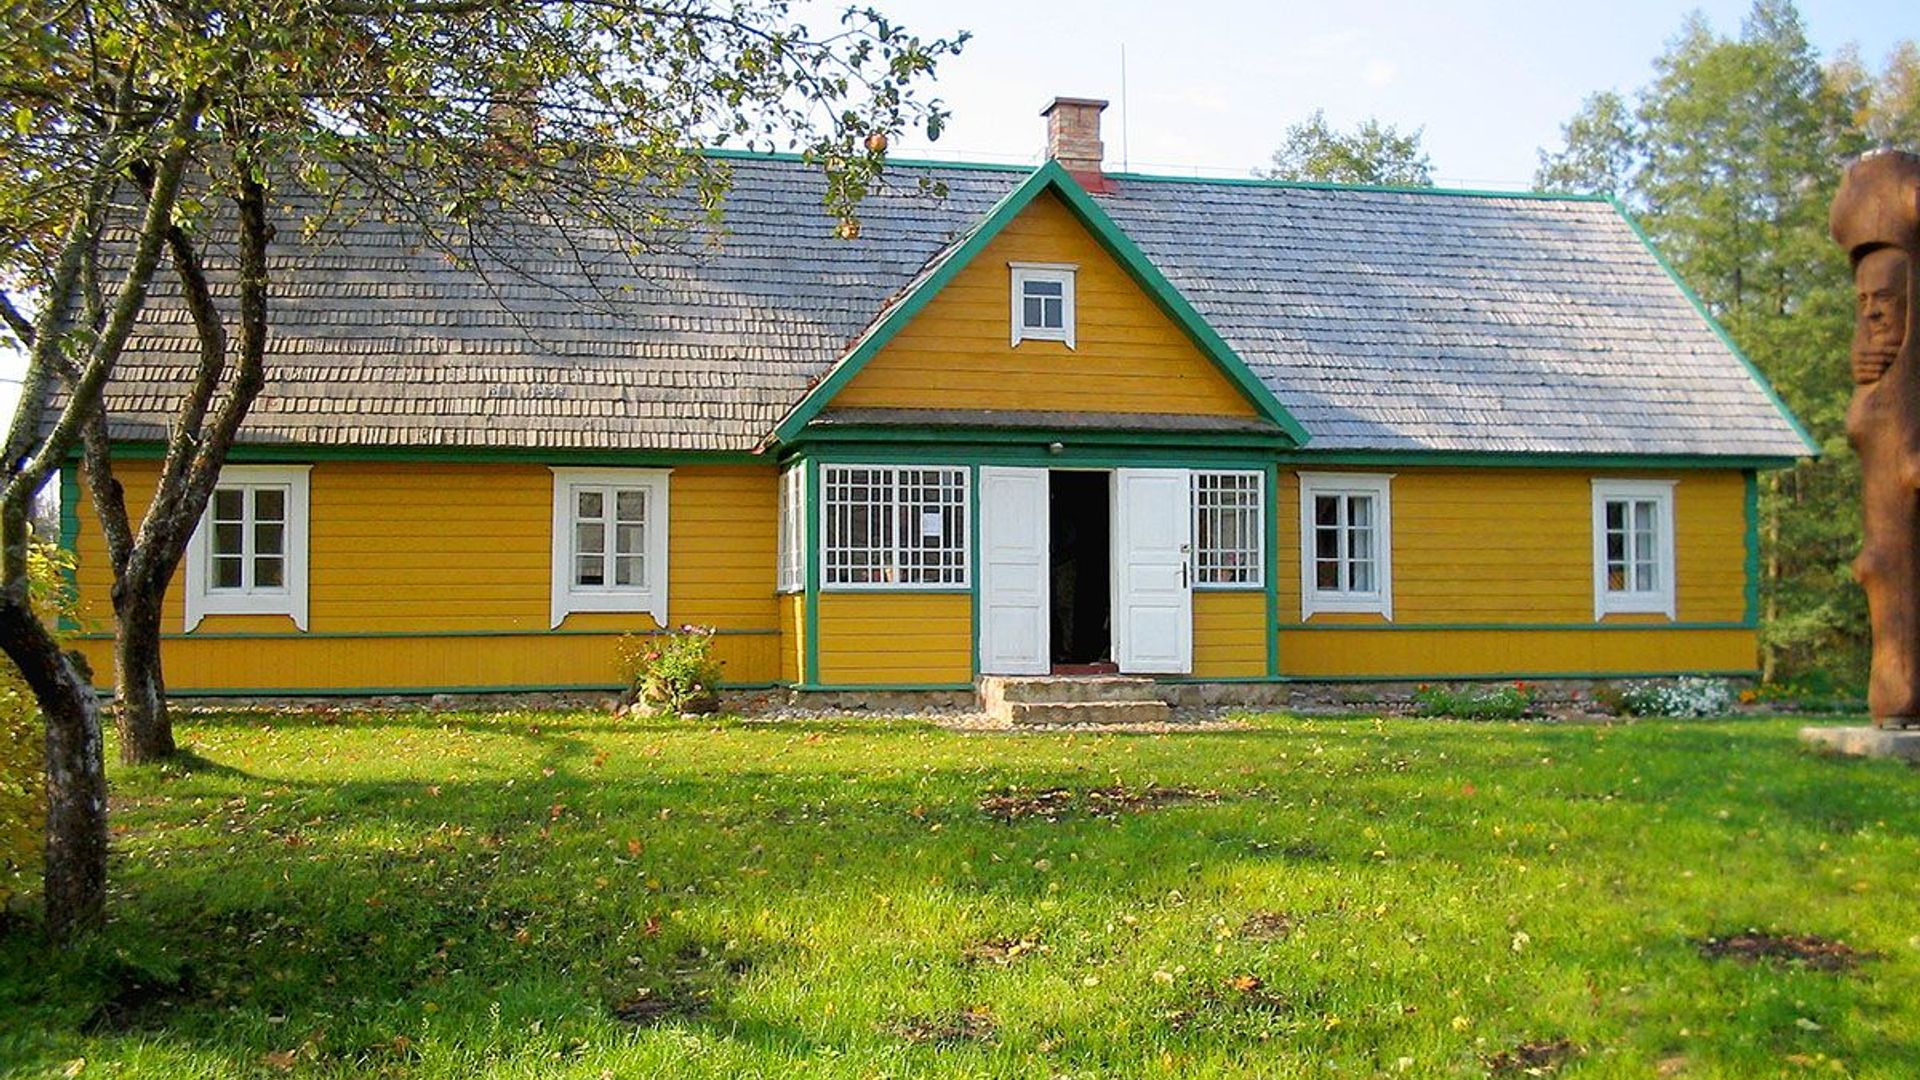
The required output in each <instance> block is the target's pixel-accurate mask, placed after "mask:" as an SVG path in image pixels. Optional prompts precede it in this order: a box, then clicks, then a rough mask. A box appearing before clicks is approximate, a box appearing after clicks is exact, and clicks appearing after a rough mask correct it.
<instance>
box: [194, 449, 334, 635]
mask: <svg viewBox="0 0 1920 1080" xmlns="http://www.w3.org/2000/svg"><path fill="white" fill-rule="evenodd" d="M312 468H313V467H312V466H311V465H229V466H227V467H226V468H224V469H221V470H220V479H219V481H218V482H217V483H216V484H215V485H214V489H215V490H216V491H218V490H219V489H220V488H229V489H231V488H246V489H249V494H248V495H247V506H248V507H249V508H251V507H252V505H253V495H252V494H251V491H252V490H255V489H261V488H280V489H282V490H283V491H285V492H286V496H287V503H286V513H287V518H286V524H285V530H286V532H285V536H284V540H283V544H284V549H285V550H284V558H285V564H284V567H283V569H282V574H281V583H282V584H281V586H280V587H279V588H272V589H259V588H245V587H243V588H239V589H217V588H214V587H213V566H212V563H213V543H212V540H211V538H210V535H209V534H210V530H211V528H212V525H211V522H212V520H213V508H214V499H213V497H212V496H209V497H208V498H207V508H206V510H205V511H204V512H202V513H201V515H200V524H199V525H198V526H197V527H196V528H195V529H194V530H193V535H192V536H191V537H189V538H188V540H187V550H186V554H185V556H184V558H185V560H186V564H187V565H186V589H185V590H184V592H185V594H186V629H187V630H188V631H189V632H191V631H192V630H193V629H194V628H195V627H197V626H199V625H200V620H202V619H204V618H206V617H207V616H209V615H285V616H287V617H289V618H291V619H292V620H293V625H294V626H296V627H298V628H300V629H301V630H305V629H306V628H307V545H308V538H307V526H308V521H309V516H308V506H309V500H308V473H309V472H310V471H311V470H312ZM247 531H251V530H247ZM248 539H249V540H251V538H250V537H249V538H248Z"/></svg>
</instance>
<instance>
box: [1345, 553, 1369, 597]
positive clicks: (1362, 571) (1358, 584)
mask: <svg viewBox="0 0 1920 1080" xmlns="http://www.w3.org/2000/svg"><path fill="white" fill-rule="evenodd" d="M1348 575H1349V577H1350V578H1351V579H1352V589H1353V591H1354V592H1359V593H1369V592H1372V591H1374V590H1373V562H1372V561H1371V560H1357V561H1355V562H1354V563H1353V565H1352V566H1350V567H1349V568H1348Z"/></svg>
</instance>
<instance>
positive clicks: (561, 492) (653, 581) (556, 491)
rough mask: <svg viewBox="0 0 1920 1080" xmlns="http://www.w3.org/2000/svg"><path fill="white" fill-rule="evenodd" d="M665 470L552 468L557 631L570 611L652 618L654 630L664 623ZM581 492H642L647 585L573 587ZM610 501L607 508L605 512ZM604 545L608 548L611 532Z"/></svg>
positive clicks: (554, 621) (554, 607)
mask: <svg viewBox="0 0 1920 1080" xmlns="http://www.w3.org/2000/svg"><path fill="white" fill-rule="evenodd" d="M671 471H672V470H670V469H581V468H554V469H553V563H552V571H553V611H552V619H553V621H552V625H553V626H554V627H555V628H558V627H559V626H560V624H561V623H563V622H565V621H566V618H567V616H568V615H571V614H573V613H574V612H576V611H617V612H641V613H644V614H648V615H652V616H653V621H654V622H656V623H658V624H659V625H660V626H662V627H665V626H666V625H667V529H668V522H669V520H670V519H669V516H668V515H669V505H668V498H667V476H668V474H669V473H670V472H671ZM581 488H614V489H626V490H632V489H638V490H644V491H645V492H646V493H647V517H646V521H645V527H646V549H645V550H644V551H643V552H641V556H642V558H644V559H645V560H646V576H647V584H646V586H645V587H644V588H642V587H637V586H631V585H614V584H612V583H611V582H609V583H608V584H606V585H576V584H574V580H573V574H574V564H573V545H574V539H575V537H574V533H575V530H574V508H575V507H576V506H577V505H578V500H576V499H575V497H574V493H575V492H576V491H578V490H579V489H581ZM611 509H612V506H611V503H609V504H608V510H609V512H611ZM607 543H608V547H609V550H611V547H612V543H613V537H612V530H611V529H609V530H608V537H607Z"/></svg>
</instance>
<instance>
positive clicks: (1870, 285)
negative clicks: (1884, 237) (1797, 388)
mask: <svg viewBox="0 0 1920 1080" xmlns="http://www.w3.org/2000/svg"><path fill="white" fill-rule="evenodd" d="M1907 274H1908V267H1907V253H1906V252H1904V251H1902V250H1900V249H1899V248H1894V247H1884V248H1880V249H1878V250H1876V251H1873V252H1870V253H1869V254H1868V255H1867V256H1866V257H1865V258H1863V259H1861V260H1860V265H1859V266H1857V267H1855V268H1854V273H1853V280H1854V286H1855V289H1856V290H1857V296H1858V298H1859V302H1860V317H1859V322H1858V323H1857V324H1856V326H1855V328H1854V336H1853V381H1854V382H1856V383H1870V382H1877V381H1878V380H1879V378H1880V376H1882V375H1884V374H1886V372H1887V368H1888V367H1890V366H1891V365H1892V364H1893V361H1894V359H1895V358H1896V357H1898V356H1899V355H1900V346H1901V345H1903V344H1905V343H1906V337H1907Z"/></svg>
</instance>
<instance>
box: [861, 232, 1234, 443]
mask: <svg viewBox="0 0 1920 1080" xmlns="http://www.w3.org/2000/svg"><path fill="white" fill-rule="evenodd" d="M1009 262H1049V263H1075V264H1078V266H1079V270H1078V272H1077V273H1076V275H1075V283H1074V292H1075V306H1076V308H1077V318H1076V319H1075V322H1076V325H1077V331H1076V337H1077V340H1076V342H1075V345H1076V347H1075V348H1072V349H1069V348H1067V346H1066V345H1065V344H1064V343H1062V342H1057V341H1023V342H1021V343H1020V344H1019V345H1017V346H1015V345H1012V344H1010V341H1011V335H1010V329H1011V318H1012V308H1011V303H1012V291H1011V290H1012V278H1011V276H1010V271H1009V270H1008V267H1007V264H1008V263H1009ZM831 404H832V405H833V406H891V407H898V408H929V409H1025V410H1062V411H1088V412H1148V413H1186V414H1201V415H1218V416H1239V417H1246V416H1254V415H1257V414H1256V412H1255V410H1254V408H1253V406H1252V405H1251V404H1249V403H1248V402H1247V400H1246V398H1245V397H1244V396H1243V395H1242V394H1241V393H1240V391H1239V390H1238V389H1237V388H1235V387H1234V385H1233V384H1232V383H1231V382H1230V381H1228V379H1227V377H1226V376H1224V375H1222V374H1221V373H1220V371H1219V369H1218V368H1216V367H1215V366H1214V364H1213V362H1212V361H1211V360H1209V359H1207V357H1206V356H1205V355H1204V354H1202V353H1201V352H1200V351H1199V349H1197V348H1195V347H1194V344H1193V342H1192V341H1191V340H1190V339H1189V338H1188V337H1187V336H1186V334H1185V333H1184V332H1183V331H1182V330H1181V329H1180V328H1179V327H1178V326H1176V325H1175V324H1174V323H1173V321H1172V320H1170V319H1168V318H1167V316H1166V314H1165V313H1164V312H1162V311H1161V310H1160V308H1159V307H1158V305H1156V304H1155V303H1154V301H1153V300H1152V299H1151V298H1150V297H1149V296H1148V295H1147V294H1146V293H1145V292H1144V291H1142V290H1141V288H1140V287H1139V286H1138V285H1137V284H1135V283H1134V281H1133V279H1132V278H1131V277H1129V276H1128V275H1127V272H1126V271H1125V270H1124V269H1123V268H1121V266H1120V264H1119V263H1117V262H1115V261H1114V260H1113V258H1112V257H1111V256H1109V255H1108V254H1107V253H1106V251H1105V250H1104V249H1103V248H1101V247H1100V245H1099V243H1098V242H1097V241H1096V240H1094V238H1093V236H1092V235H1091V234H1089V233H1088V232H1087V231H1086V229H1085V228H1084V227H1082V226H1081V224H1080V222H1079V221H1078V220H1077V219H1075V218H1074V216H1073V214H1072V212H1071V211H1069V210H1068V209H1067V208H1066V205H1065V204H1064V203H1062V202H1061V201H1060V200H1059V199H1058V198H1057V197H1056V196H1053V195H1051V194H1048V195H1044V196H1042V197H1040V198H1037V199H1035V200H1034V202H1033V203H1032V204H1031V205H1030V206H1028V207H1027V209H1026V210H1024V211H1022V212H1021V214H1020V216H1019V217H1018V218H1016V219H1014V220H1013V221H1012V222H1010V223H1008V225H1007V227H1006V229H1005V231H1003V232H1002V233H1001V234H1000V235H999V236H997V237H995V238H994V240H993V241H992V242H991V243H990V244H988V245H987V247H986V249H985V250H983V251H982V252H981V253H980V254H979V256H978V257H976V258H975V259H974V260H973V262H971V263H970V264H968V266H967V267H966V269H964V270H962V271H961V272H960V273H959V274H957V275H955V276H954V278H953V280H952V281H950V282H948V283H947V286H946V287H945V288H944V289H942V290H941V291H940V293H939V295H937V296H935V297H934V298H933V299H932V300H931V301H930V302H929V303H928V304H927V306H926V307H925V308H923V309H922V310H921V311H920V313H919V314H918V315H916V316H915V317H914V318H913V320H912V321H911V322H909V323H908V324H907V325H906V327H905V328H904V329H902V330H901V331H900V333H899V334H898V335H897V336H896V337H894V339H893V340H892V341H891V342H889V343H888V344H887V346H886V348H884V349H883V350H881V352H880V353H879V354H878V355H877V356H875V357H874V358H873V359H872V360H871V361H870V362H869V363H868V364H867V366H866V367H865V368H864V369H862V370H861V372H860V373H859V374H858V375H856V376H855V377H854V378H853V380H852V381H851V382H849V383H848V384H847V385H846V386H845V387H844V388H842V389H841V391H840V392H839V394H837V395H835V397H834V399H833V401H832V403H831Z"/></svg>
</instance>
